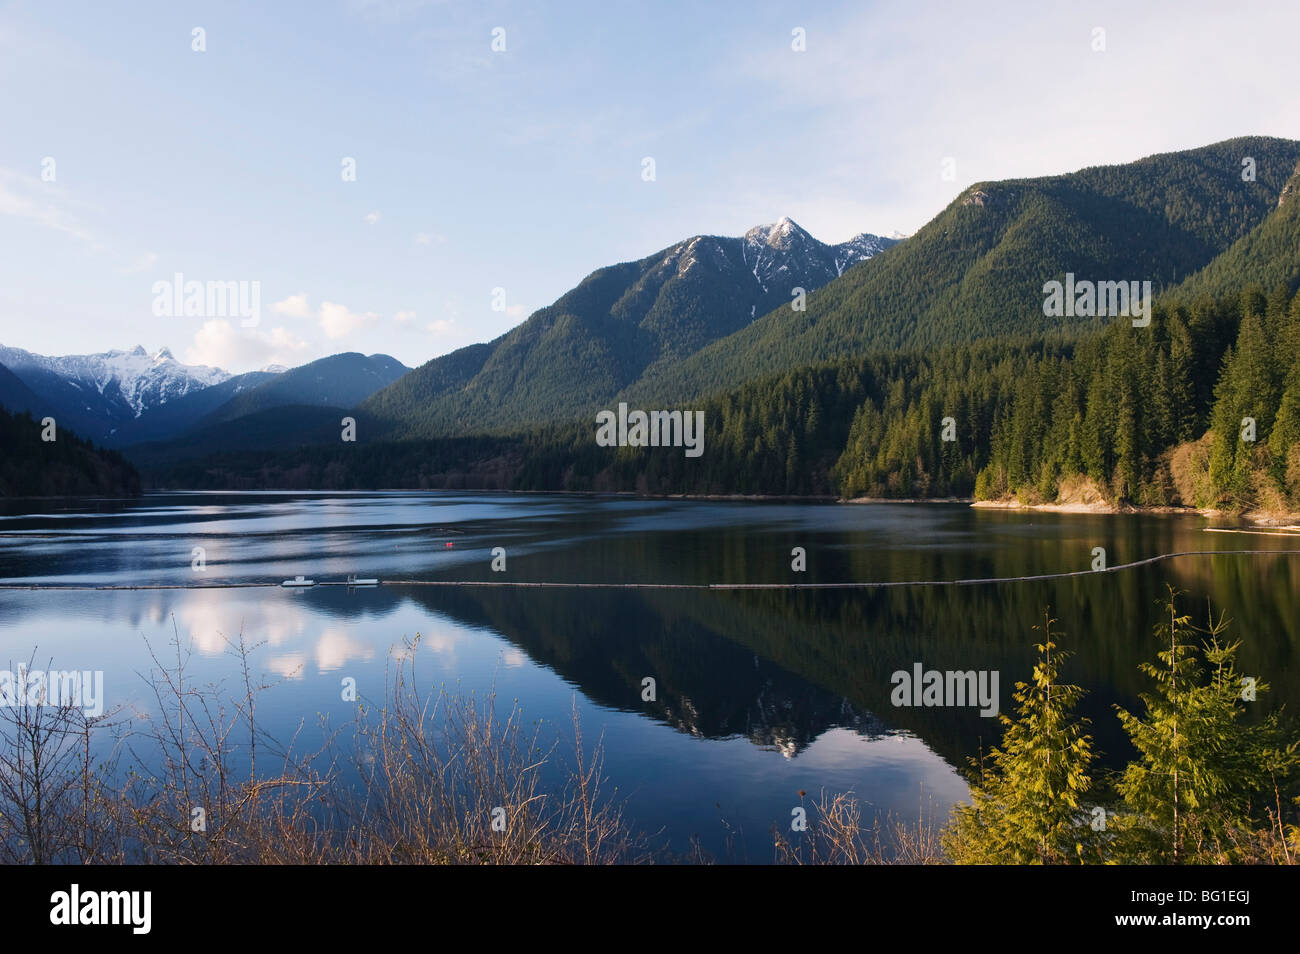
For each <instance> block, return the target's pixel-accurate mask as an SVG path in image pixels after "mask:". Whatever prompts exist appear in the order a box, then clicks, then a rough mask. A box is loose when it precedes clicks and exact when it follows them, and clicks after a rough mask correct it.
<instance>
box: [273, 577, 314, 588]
mask: <svg viewBox="0 0 1300 954" xmlns="http://www.w3.org/2000/svg"><path fill="white" fill-rule="evenodd" d="M280 585H281V586H290V587H294V588H298V589H300V588H305V587H308V586H315V585H316V581H315V580H307V579H304V578H303V577H301V576H295V577H294V578H293V579H292V580H285V581H284V582H283V583H281V584H280Z"/></svg>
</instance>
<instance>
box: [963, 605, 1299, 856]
mask: <svg viewBox="0 0 1300 954" xmlns="http://www.w3.org/2000/svg"><path fill="white" fill-rule="evenodd" d="M1177 596H1178V594H1177V592H1176V591H1175V590H1174V589H1173V588H1172V587H1170V588H1169V590H1168V602H1167V603H1166V606H1165V609H1166V612H1167V614H1168V617H1167V620H1166V621H1165V622H1162V623H1159V624H1157V626H1156V629H1155V634H1156V638H1157V640H1158V643H1159V645H1160V647H1161V648H1160V649H1159V650H1158V651H1157V653H1156V662H1153V663H1144V664H1142V665H1141V667H1140V668H1141V671H1142V672H1143V673H1145V674H1146V675H1147V676H1148V677H1149V678H1150V679H1152V680H1153V681H1154V682H1155V689H1154V690H1153V691H1151V692H1147V693H1142V694H1141V696H1140V699H1141V701H1142V703H1143V710H1142V712H1141V713H1140V714H1135V713H1132V712H1129V711H1128V710H1126V709H1124V708H1123V707H1120V706H1117V707H1116V710H1117V714H1118V717H1119V720H1120V723H1121V725H1122V727H1123V729H1124V731H1125V733H1126V734H1127V736H1128V738H1129V740H1130V741H1131V742H1132V744H1133V747H1134V749H1135V750H1136V757H1135V758H1134V759H1133V760H1132V761H1130V762H1129V764H1128V765H1127V766H1126V767H1125V768H1124V770H1123V771H1122V772H1121V773H1120V774H1119V776H1118V779H1117V781H1116V784H1115V791H1116V792H1117V793H1118V795H1119V797H1120V801H1119V803H1118V804H1109V803H1105V802H1102V803H1098V804H1092V805H1088V804H1086V803H1085V801H1084V799H1085V797H1086V796H1089V795H1090V794H1091V795H1093V796H1094V798H1095V797H1096V796H1097V793H1095V792H1094V785H1093V778H1092V776H1091V774H1090V770H1089V766H1090V763H1091V762H1092V759H1093V747H1092V740H1091V737H1090V736H1089V735H1088V734H1087V732H1086V730H1085V726H1086V720H1083V721H1077V720H1075V719H1074V718H1073V716H1072V713H1073V710H1074V708H1075V707H1076V706H1077V705H1078V702H1079V700H1080V698H1081V695H1082V691H1081V690H1080V689H1079V688H1078V687H1076V686H1068V685H1062V684H1061V683H1060V665H1061V662H1062V661H1063V660H1064V658H1065V656H1066V654H1065V653H1061V652H1054V650H1055V643H1054V641H1053V638H1052V637H1053V634H1052V631H1051V627H1052V625H1053V623H1054V622H1055V621H1054V620H1052V619H1050V618H1048V619H1047V621H1046V625H1045V626H1044V627H1043V631H1044V633H1045V637H1044V642H1043V643H1041V644H1039V645H1038V647H1037V648H1038V653H1039V661H1038V664H1037V665H1036V666H1035V667H1034V674H1033V679H1032V681H1031V682H1030V683H1027V684H1026V683H1017V684H1016V694H1015V699H1016V702H1017V703H1018V709H1017V714H1016V717H1015V718H1014V719H1012V718H1010V717H1007V716H1005V715H1004V716H1002V717H1001V718H1002V722H1003V724H1004V725H1005V727H1006V729H1005V732H1004V734H1003V737H1002V743H1001V745H1000V746H999V747H997V748H995V749H993V750H992V752H991V753H990V755H989V756H988V757H987V759H985V760H983V761H981V762H979V763H973V764H974V766H975V767H976V768H977V769H978V774H977V777H976V778H975V779H974V780H973V781H972V783H971V803H970V804H967V805H959V806H958V807H957V808H956V809H954V811H953V816H952V819H951V821H950V823H949V825H948V827H947V828H946V829H945V831H944V833H943V845H944V849H945V851H946V852H947V853H948V855H949V857H950V858H951V859H952V860H953V861H954V862H956V863H958V864H1053V863H1055V864H1061V863H1077V862H1083V863H1097V862H1100V863H1107V864H1223V863H1247V862H1260V861H1273V862H1278V861H1288V860H1293V859H1294V850H1295V846H1296V844H1297V843H1300V838H1298V837H1297V835H1300V829H1298V828H1297V826H1296V824H1295V821H1294V811H1293V809H1292V808H1291V806H1293V805H1296V804H1300V799H1297V798H1296V793H1297V786H1298V785H1300V751H1298V750H1300V742H1297V741H1288V738H1290V737H1292V736H1294V732H1293V731H1290V730H1289V729H1287V728H1284V726H1283V724H1282V721H1281V715H1280V713H1279V712H1277V711H1274V712H1269V713H1267V714H1266V715H1262V716H1256V717H1254V718H1251V717H1250V715H1249V714H1248V711H1249V709H1250V708H1251V707H1252V706H1261V705H1262V702H1261V701H1258V700H1259V694H1262V693H1264V692H1266V691H1267V690H1268V686H1267V684H1265V683H1263V682H1261V681H1254V680H1245V679H1244V678H1243V676H1242V674H1241V673H1240V672H1238V671H1237V669H1236V668H1235V658H1236V653H1237V649H1238V646H1239V643H1238V642H1228V641H1227V640H1226V639H1225V638H1224V637H1225V634H1226V631H1227V622H1226V621H1225V620H1224V618H1223V617H1222V616H1220V617H1219V618H1217V619H1216V618H1214V617H1213V615H1211V617H1210V621H1209V625H1208V627H1207V628H1206V629H1205V630H1204V631H1202V633H1201V635H1202V636H1203V639H1201V640H1200V644H1199V646H1195V645H1193V643H1192V636H1193V633H1194V632H1195V630H1193V628H1192V626H1191V623H1190V617H1189V616H1187V615H1183V614H1180V613H1179V611H1178V607H1177ZM1248 684H1249V688H1247V685H1248ZM1284 806H1285V807H1284ZM1288 814H1289V815H1290V816H1291V818H1292V820H1291V821H1290V822H1288V820H1287V818H1288ZM1101 817H1104V818H1105V819H1106V823H1105V824H1096V823H1095V820H1097V819H1099V818H1101Z"/></svg>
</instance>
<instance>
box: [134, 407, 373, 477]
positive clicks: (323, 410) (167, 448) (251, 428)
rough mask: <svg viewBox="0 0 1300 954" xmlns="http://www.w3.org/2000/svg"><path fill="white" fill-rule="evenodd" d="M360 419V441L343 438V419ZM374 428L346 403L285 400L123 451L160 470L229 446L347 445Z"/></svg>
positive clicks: (235, 448)
mask: <svg viewBox="0 0 1300 954" xmlns="http://www.w3.org/2000/svg"><path fill="white" fill-rule="evenodd" d="M348 416H351V417H353V418H354V419H355V420H357V443H344V442H343V440H342V433H343V428H342V424H341V421H342V419H343V418H344V417H348ZM374 431H375V428H374V426H373V425H372V424H371V423H370V422H369V421H368V419H367V418H366V417H365V415H359V412H356V411H349V410H347V409H346V408H337V407H316V406H314V405H293V404H288V405H282V406H279V407H272V408H268V409H266V410H264V411H256V412H254V413H252V414H246V415H244V416H243V417H238V418H234V419H233V420H229V421H222V420H218V421H215V422H214V423H211V424H205V425H204V426H202V427H198V428H195V429H193V430H191V431H188V432H186V433H185V434H182V435H180V436H179V437H173V438H171V439H170V440H166V441H155V442H151V443H145V444H135V445H132V446H131V447H127V448H124V449H123V454H125V456H126V457H127V458H128V459H129V460H131V461H132V463H134V464H135V465H136V466H138V467H140V468H141V469H146V470H158V469H161V468H164V467H167V466H169V465H171V464H172V463H174V462H175V461H178V460H185V459H189V458H199V457H203V456H206V455H208V454H212V453H216V452H226V451H272V450H281V449H285V448H297V447H302V446H308V445H326V446H331V447H332V446H333V445H334V444H338V445H339V447H340V448H341V449H342V450H343V451H345V452H350V451H351V449H353V448H355V447H357V446H358V445H359V444H362V443H365V442H368V441H369V440H370V438H371V436H372V435H373V433H374Z"/></svg>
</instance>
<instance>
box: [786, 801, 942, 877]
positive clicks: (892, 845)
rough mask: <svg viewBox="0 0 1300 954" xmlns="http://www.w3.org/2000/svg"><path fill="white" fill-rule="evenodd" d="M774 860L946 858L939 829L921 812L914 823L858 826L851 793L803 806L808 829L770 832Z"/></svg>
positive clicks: (912, 861)
mask: <svg viewBox="0 0 1300 954" xmlns="http://www.w3.org/2000/svg"><path fill="white" fill-rule="evenodd" d="M772 838H773V841H774V860H775V861H776V863H777V864H787V865H790V864H793V865H889V864H899V865H939V864H947V863H948V858H947V856H946V855H945V854H944V852H943V849H942V848H941V846H940V844H939V829H938V828H937V827H936V826H935V825H933V824H932V823H931V822H930V821H929V820H928V819H927V818H926V816H925V814H924V813H923V812H918V813H917V817H916V819H915V820H914V821H904V820H902V819H898V818H894V817H890V818H887V819H885V820H884V821H883V823H882V821H881V820H880V819H876V820H875V821H874V822H873V824H872V825H871V827H869V828H864V827H863V825H862V806H861V805H860V803H859V802H858V800H857V798H856V797H854V795H853V794H852V793H851V792H839V793H836V794H833V795H827V794H826V793H825V792H822V793H821V795H820V796H819V797H818V799H817V801H816V802H814V803H812V804H811V805H810V806H808V808H807V829H806V830H805V831H800V832H793V831H792V832H789V833H783V832H780V831H775V830H774V831H773V833H772Z"/></svg>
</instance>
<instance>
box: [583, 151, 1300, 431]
mask: <svg viewBox="0 0 1300 954" xmlns="http://www.w3.org/2000/svg"><path fill="white" fill-rule="evenodd" d="M1246 157H1249V158H1253V159H1254V160H1255V169H1256V176H1255V178H1254V180H1252V181H1245V180H1243V177H1242V169H1243V166H1242V160H1243V158H1246ZM1297 161H1300V142H1295V141H1292V140H1287V139H1274V138H1265V137H1247V138H1241V139H1232V140H1228V141H1226V142H1221V143H1217V144H1215V145H1211V146H1205V147H1202V148H1198V149H1191V150H1187V151H1183V152H1173V153H1165V154H1162V155H1156V156H1150V157H1148V158H1146V159H1142V160H1139V161H1137V162H1132V163H1127V164H1124V165H1115V166H1098V167H1093V168H1089V169H1084V170H1081V171H1079V172H1074V173H1069V174H1065V175H1057V176H1048V177H1045V178H1037V179H1010V180H1004V181H1000V182H982V183H978V184H976V185H974V186H971V187H970V188H969V189H967V190H965V191H964V192H962V194H961V195H959V196H958V197H957V198H956V199H954V200H953V201H952V203H951V204H949V206H948V207H947V208H946V209H944V210H943V211H942V212H941V213H940V214H939V215H938V216H936V217H935V218H934V219H932V220H931V221H930V222H929V223H928V224H926V225H925V226H924V227H923V228H921V229H920V230H919V231H918V232H917V233H916V234H915V235H913V236H912V237H910V238H909V239H907V240H906V241H905V242H902V243H900V244H898V245H896V246H895V247H893V248H890V249H888V250H886V251H885V252H884V253H883V254H880V255H877V256H874V257H872V258H871V259H870V260H869V261H867V262H865V263H864V264H862V265H861V266H859V267H857V268H852V269H849V270H847V271H846V272H845V273H844V274H843V275H842V276H840V277H839V278H837V279H836V280H834V281H832V282H830V283H828V284H827V285H826V286H825V287H824V288H822V289H821V290H820V291H818V292H816V293H815V294H812V295H810V296H809V299H808V307H807V309H806V310H805V311H803V312H798V311H794V310H793V309H791V308H790V307H789V306H788V305H787V306H784V307H780V308H777V309H776V310H774V311H772V312H770V313H768V314H766V315H762V316H761V317H760V318H759V319H758V320H757V321H754V322H752V323H750V324H748V325H747V326H746V327H744V328H742V329H740V330H738V331H736V332H735V333H734V334H732V335H730V336H728V337H725V338H721V339H720V340H717V341H715V342H713V343H711V344H709V345H708V346H706V347H704V348H701V349H700V350H699V351H698V352H696V353H695V354H692V355H690V356H687V357H685V358H684V359H683V360H681V361H680V362H676V363H674V364H672V365H668V366H665V367H664V368H662V373H660V374H658V375H657V376H655V377H650V376H645V377H644V378H643V379H642V380H640V381H638V382H636V383H635V384H633V385H632V386H630V387H628V388H627V389H626V390H625V391H624V393H623V394H621V395H620V397H621V398H624V399H626V400H628V401H629V402H630V403H632V404H633V406H653V404H654V403H655V402H663V401H682V400H693V399H695V398H698V397H699V396H701V395H703V394H707V393H711V392H714V391H718V390H720V389H722V388H724V387H732V386H735V385H737V384H739V383H741V382H744V381H747V380H752V379H754V378H757V377H760V376H762V375H765V374H770V373H775V372H780V371H785V370H789V369H793V368H797V367H800V366H806V365H810V364H814V363H817V362H821V361H827V360H832V359H838V358H844V357H850V356H854V355H858V354H863V353H866V352H870V351H876V350H882V351H883V350H897V349H906V348H917V347H923V348H932V347H935V346H939V345H944V344H959V343H962V342H969V341H973V340H976V339H980V338H987V337H991V336H996V335H1013V334H1041V333H1045V332H1052V331H1055V330H1060V329H1064V330H1067V331H1068V330H1069V329H1070V321H1071V320H1070V319H1060V318H1052V319H1047V318H1044V316H1043V310H1042V306H1043V298H1044V296H1043V285H1044V283H1045V282H1048V281H1051V280H1061V279H1063V277H1064V275H1065V273H1067V272H1071V273H1073V274H1074V275H1076V276H1077V277H1078V278H1081V279H1088V280H1092V281H1133V280H1149V281H1151V282H1152V288H1153V291H1154V292H1157V293H1158V292H1159V291H1160V290H1162V289H1164V288H1168V287H1172V286H1174V285H1175V284H1176V283H1178V282H1179V281H1181V280H1183V279H1186V278H1187V276H1189V275H1191V274H1192V273H1194V272H1197V271H1199V270H1201V269H1202V268H1205V267H1206V266H1208V265H1210V264H1211V263H1212V262H1213V261H1214V260H1215V259H1216V258H1217V257H1218V256H1220V255H1222V254H1224V253H1226V252H1228V251H1229V250H1230V249H1231V248H1232V247H1233V246H1234V245H1235V244H1236V243H1238V242H1241V241H1243V240H1244V239H1246V238H1247V237H1248V236H1249V235H1250V234H1251V233H1252V232H1253V231H1254V230H1255V229H1257V228H1259V227H1260V226H1261V225H1262V224H1264V223H1266V222H1267V220H1269V219H1277V220H1278V222H1279V224H1284V222H1290V221H1291V219H1290V216H1291V215H1293V214H1294V208H1293V205H1294V203H1284V204H1283V206H1282V210H1281V211H1282V212H1283V214H1282V215H1280V216H1279V215H1277V214H1276V213H1277V211H1278V203H1279V198H1280V196H1281V195H1282V193H1283V190H1284V189H1285V188H1286V187H1287V185H1288V183H1289V182H1290V181H1291V177H1292V173H1293V171H1294V170H1295V168H1296V163H1297ZM1293 188H1294V185H1293ZM1279 231H1282V230H1281V229H1279ZM1286 234H1291V233H1286ZM1294 249H1295V245H1294V244H1293V245H1291V250H1292V252H1293V260H1294ZM1247 251H1248V252H1249V253H1251V254H1253V253H1254V252H1256V251H1258V250H1257V249H1250V250H1243V254H1245V253H1246V252H1247ZM1226 277H1227V278H1228V279H1229V280H1231V279H1232V278H1233V276H1231V275H1228V276H1226ZM1077 321H1079V323H1084V324H1086V323H1089V321H1090V320H1088V319H1078V320H1077ZM577 410H580V409H579V408H575V412H576V411H577Z"/></svg>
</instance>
